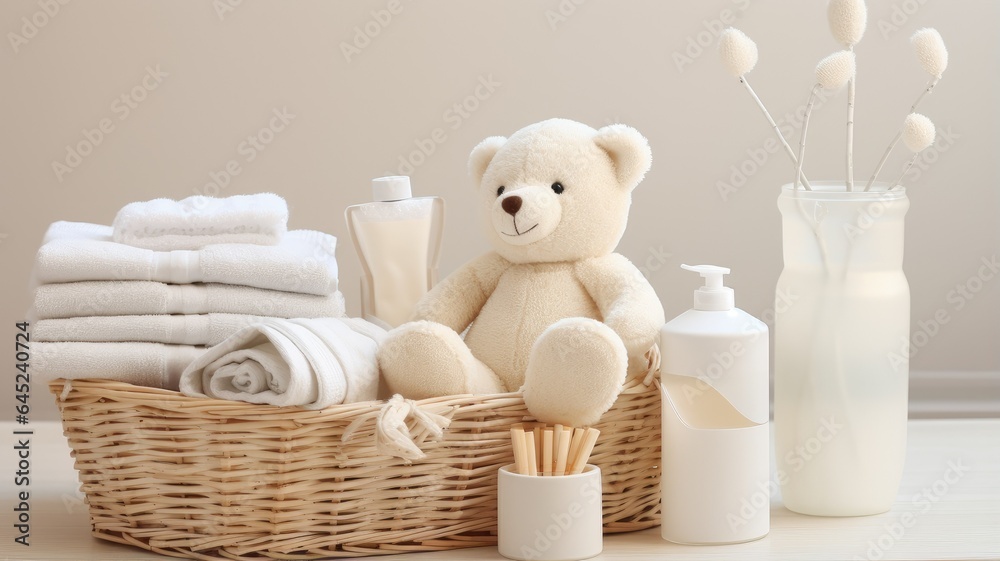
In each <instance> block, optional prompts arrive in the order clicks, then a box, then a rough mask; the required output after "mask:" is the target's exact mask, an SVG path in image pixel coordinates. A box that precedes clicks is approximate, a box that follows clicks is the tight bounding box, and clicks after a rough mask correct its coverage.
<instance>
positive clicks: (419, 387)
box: [378, 321, 504, 399]
mask: <svg viewBox="0 0 1000 561" xmlns="http://www.w3.org/2000/svg"><path fill="white" fill-rule="evenodd" d="M378 361H379V367H380V368H381V370H382V376H383V378H385V381H386V384H387V385H388V388H389V390H390V391H391V392H392V393H399V394H402V395H403V396H405V397H408V398H410V399H426V398H428V397H437V396H442V395H454V394H464V393H476V394H486V393H499V392H502V391H504V390H503V388H502V387H501V385H500V381H499V379H497V377H496V374H494V373H493V371H492V370H490V368H489V367H487V366H486V365H485V364H483V363H482V362H480V361H479V360H478V359H476V357H474V356H473V355H472V351H470V350H469V347H468V346H466V344H465V341H463V340H462V338H461V337H460V336H459V335H458V333H455V331H454V330H452V329H451V328H449V327H447V326H445V325H441V324H439V323H434V322H430V321H415V322H411V323H406V324H403V325H401V326H399V327H397V328H396V329H393V330H392V331H390V332H389V334H388V335H387V336H386V338H385V340H384V341H383V342H382V344H381V346H380V347H379V351H378Z"/></svg>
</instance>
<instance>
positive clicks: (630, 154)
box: [594, 125, 653, 191]
mask: <svg viewBox="0 0 1000 561" xmlns="http://www.w3.org/2000/svg"><path fill="white" fill-rule="evenodd" d="M594 142H595V143H596V144H597V146H598V147H600V148H601V149H602V150H604V151H605V152H607V153H608V155H609V156H611V161H612V163H614V165H615V175H617V176H618V184H619V185H621V186H622V187H623V188H625V189H628V190H629V191H631V190H632V189H635V187H636V185H638V184H639V182H640V181H642V178H643V177H645V175H646V172H647V171H649V166H650V165H651V164H652V161H653V155H652V152H650V150H649V142H648V141H647V140H646V137H644V136H642V134H640V133H639V131H637V130H635V129H634V128H632V127H630V126H628V125H609V126H607V127H603V128H601V129H599V130H598V131H597V136H595V137H594Z"/></svg>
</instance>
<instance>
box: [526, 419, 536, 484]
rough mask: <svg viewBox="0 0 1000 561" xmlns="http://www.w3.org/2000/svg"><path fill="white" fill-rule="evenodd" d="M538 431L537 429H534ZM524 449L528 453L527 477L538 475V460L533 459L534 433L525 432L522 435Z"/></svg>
mask: <svg viewBox="0 0 1000 561" xmlns="http://www.w3.org/2000/svg"><path fill="white" fill-rule="evenodd" d="M535 430H538V429H535ZM524 441H525V442H524V447H525V450H527V452H528V457H527V458H526V463H527V464H528V475H538V460H537V459H535V450H536V446H537V445H536V444H535V433H534V432H532V431H527V432H525V433H524Z"/></svg>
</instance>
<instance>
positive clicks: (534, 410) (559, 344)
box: [524, 318, 628, 427]
mask: <svg viewBox="0 0 1000 561" xmlns="http://www.w3.org/2000/svg"><path fill="white" fill-rule="evenodd" d="M627 370H628V353H627V352H626V350H625V345H624V344H623V343H622V341H621V339H620V338H619V337H618V334H616V333H615V332H614V331H612V330H611V328H610V327H608V326H607V325H604V324H603V323H601V322H599V321H596V320H593V319H587V318H567V319H563V320H560V321H558V322H556V323H554V324H552V325H551V326H549V327H548V328H547V329H546V330H545V331H544V332H542V334H541V336H539V338H538V340H537V341H535V345H534V347H533V348H532V349H531V357H530V359H529V360H528V368H527V371H526V372H525V379H524V402H525V404H526V405H527V407H528V411H529V412H531V414H532V415H533V416H534V417H536V418H538V419H539V420H543V421H545V422H549V423H561V424H564V425H570V426H574V427H581V426H588V425H592V424H594V423H596V422H597V421H598V419H600V417H601V415H602V414H604V412H605V411H607V410H608V409H610V408H611V406H612V405H613V404H614V402H615V399H617V398H618V393H619V392H620V391H621V387H622V384H623V383H624V381H625V375H626V372H627Z"/></svg>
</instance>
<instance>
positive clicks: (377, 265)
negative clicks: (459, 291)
mask: <svg viewBox="0 0 1000 561" xmlns="http://www.w3.org/2000/svg"><path fill="white" fill-rule="evenodd" d="M372 195H373V198H374V200H375V202H371V203H365V204H360V205H354V206H350V207H347V210H346V211H345V212H344V215H345V217H346V218H347V229H348V232H350V235H351V240H352V241H353V242H354V249H355V250H356V251H357V252H358V258H359V259H360V260H361V269H362V271H363V273H364V274H363V276H362V277H361V313H362V316H363V317H364V318H365V319H366V320H368V321H371V322H373V323H377V324H380V325H382V326H383V327H387V328H392V327H396V326H398V325H400V324H402V323H404V322H406V321H407V319H408V318H409V317H410V314H412V313H413V308H414V306H415V305H416V303H417V301H418V300H420V298H421V297H422V296H423V295H424V294H426V293H427V291H428V290H430V288H431V287H432V286H434V284H435V283H436V282H437V267H438V259H439V257H440V253H441V238H442V233H443V231H444V200H443V199H441V198H440V197H417V198H414V197H413V194H412V191H411V189H410V178H409V177H407V176H404V175H398V176H389V177H379V178H377V179H373V180H372Z"/></svg>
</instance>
